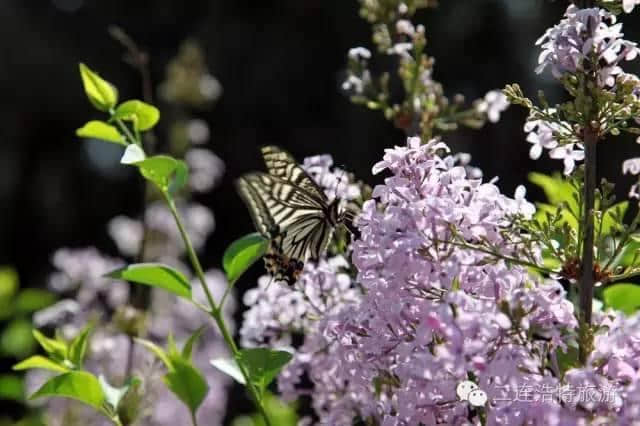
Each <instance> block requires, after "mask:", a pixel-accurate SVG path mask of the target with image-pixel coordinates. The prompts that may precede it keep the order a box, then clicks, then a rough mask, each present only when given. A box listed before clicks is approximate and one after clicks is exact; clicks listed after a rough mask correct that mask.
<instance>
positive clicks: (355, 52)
mask: <svg viewBox="0 0 640 426" xmlns="http://www.w3.org/2000/svg"><path fill="white" fill-rule="evenodd" d="M347 56H348V57H349V59H351V60H354V61H358V60H361V59H365V60H366V59H370V58H371V51H370V50H369V49H367V48H366V47H353V48H351V49H349V52H348V54H347Z"/></svg>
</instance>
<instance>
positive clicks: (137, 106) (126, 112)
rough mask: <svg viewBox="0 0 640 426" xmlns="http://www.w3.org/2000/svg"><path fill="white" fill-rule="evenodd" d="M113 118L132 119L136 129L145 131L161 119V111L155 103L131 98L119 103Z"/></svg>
mask: <svg viewBox="0 0 640 426" xmlns="http://www.w3.org/2000/svg"><path fill="white" fill-rule="evenodd" d="M113 119H120V120H127V121H131V122H133V125H134V127H135V128H136V129H138V130H143V131H144V130H149V129H151V128H152V127H153V126H155V125H156V123H157V122H158V120H159V119H160V111H158V108H156V107H154V106H153V105H149V104H147V103H145V102H142V101H138V100H131V101H126V102H123V103H122V104H120V105H118V107H117V108H116V112H115V114H114V115H113Z"/></svg>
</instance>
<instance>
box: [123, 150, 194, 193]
mask: <svg viewBox="0 0 640 426" xmlns="http://www.w3.org/2000/svg"><path fill="white" fill-rule="evenodd" d="M134 164H135V165H136V166H138V167H139V168H140V173H141V174H142V176H144V178H145V179H147V180H149V181H151V182H153V183H154V184H155V185H156V186H157V187H158V188H159V189H160V190H161V191H162V192H165V193H166V192H170V193H172V194H175V193H176V192H177V191H178V190H179V189H180V188H181V187H182V186H183V185H184V183H185V182H186V180H187V176H188V167H187V165H186V163H185V162H184V161H180V160H176V159H175V158H173V157H169V156H168V155H156V156H153V157H149V158H146V159H144V160H142V161H138V162H136V163H134Z"/></svg>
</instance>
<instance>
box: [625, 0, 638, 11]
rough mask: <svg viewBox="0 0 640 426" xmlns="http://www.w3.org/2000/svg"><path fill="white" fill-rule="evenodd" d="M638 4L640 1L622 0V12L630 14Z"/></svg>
mask: <svg viewBox="0 0 640 426" xmlns="http://www.w3.org/2000/svg"><path fill="white" fill-rule="evenodd" d="M639 4H640V0H622V10H624V11H625V13H631V12H632V11H633V8H634V7H636V6H637V5H639Z"/></svg>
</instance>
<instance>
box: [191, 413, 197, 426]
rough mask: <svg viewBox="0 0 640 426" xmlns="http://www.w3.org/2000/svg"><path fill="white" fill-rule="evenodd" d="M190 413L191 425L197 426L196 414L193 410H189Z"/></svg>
mask: <svg viewBox="0 0 640 426" xmlns="http://www.w3.org/2000/svg"><path fill="white" fill-rule="evenodd" d="M189 411H191V423H192V424H193V426H198V419H196V413H195V411H193V410H189Z"/></svg>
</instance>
